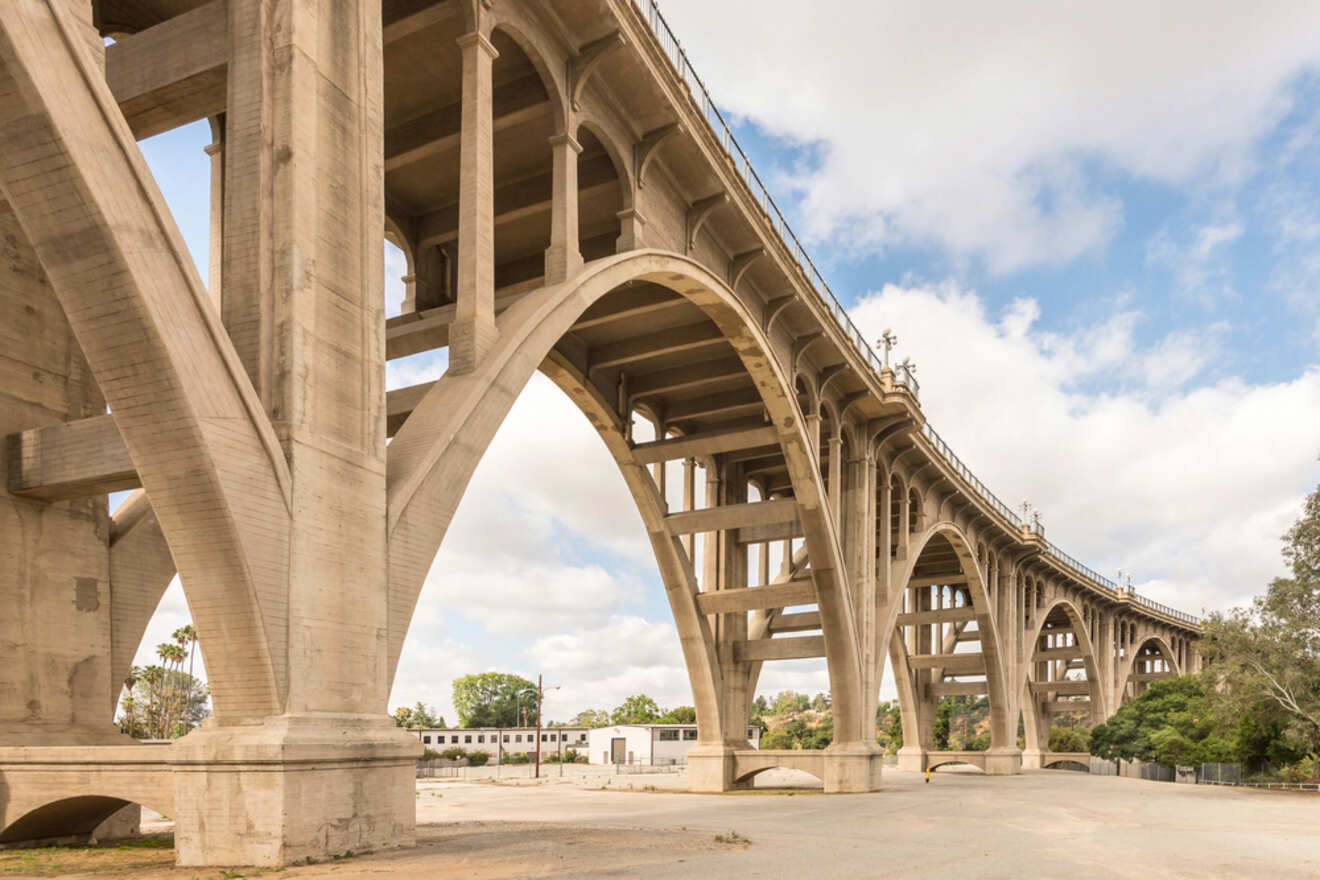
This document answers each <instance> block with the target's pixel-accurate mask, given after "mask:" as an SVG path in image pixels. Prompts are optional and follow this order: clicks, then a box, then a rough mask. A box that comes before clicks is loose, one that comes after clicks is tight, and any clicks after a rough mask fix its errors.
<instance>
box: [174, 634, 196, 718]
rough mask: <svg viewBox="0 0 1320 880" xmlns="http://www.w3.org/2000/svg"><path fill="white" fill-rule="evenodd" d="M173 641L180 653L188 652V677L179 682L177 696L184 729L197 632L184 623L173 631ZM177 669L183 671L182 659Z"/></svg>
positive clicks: (191, 681)
mask: <svg viewBox="0 0 1320 880" xmlns="http://www.w3.org/2000/svg"><path fill="white" fill-rule="evenodd" d="M174 641H175V644H177V645H178V646H179V650H180V651H183V650H185V649H186V650H187V652H188V677H187V678H184V679H183V680H182V681H180V682H179V695H178V702H179V705H178V712H179V720H180V721H182V722H183V723H184V725H185V727H186V725H187V721H186V719H185V718H184V710H185V709H186V708H187V706H188V702H189V700H191V699H192V691H193V656H194V655H195V654H196V652H197V630H195V629H193V625H192V624H191V623H186V624H184V625H183V626H181V627H179V628H178V629H176V630H175V631H174ZM179 669H180V671H181V672H182V669H183V658H182V657H180V658H179ZM184 732H185V733H186V732H187V731H186V730H185V731H184Z"/></svg>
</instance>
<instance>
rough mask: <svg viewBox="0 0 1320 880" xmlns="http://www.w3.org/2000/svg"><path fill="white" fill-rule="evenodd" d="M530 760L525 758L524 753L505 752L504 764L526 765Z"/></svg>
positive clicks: (525, 754)
mask: <svg viewBox="0 0 1320 880" xmlns="http://www.w3.org/2000/svg"><path fill="white" fill-rule="evenodd" d="M530 760H531V759H530V758H529V757H527V753H526V752H505V753H504V763H506V764H526V763H527V762H528V761H530Z"/></svg>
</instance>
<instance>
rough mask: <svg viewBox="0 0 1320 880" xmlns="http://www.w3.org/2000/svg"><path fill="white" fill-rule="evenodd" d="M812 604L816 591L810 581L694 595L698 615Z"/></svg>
mask: <svg viewBox="0 0 1320 880" xmlns="http://www.w3.org/2000/svg"><path fill="white" fill-rule="evenodd" d="M815 601H816V588H815V586H814V585H813V584H812V582H811V581H810V580H797V581H785V582H783V583H779V584H766V585H765V586H762V587H743V588H740V589H732V590H714V591H711V592H706V593H702V594H700V595H699V596H697V607H698V608H700V609H701V613H702V614H732V613H736V612H739V611H764V610H768V609H771V608H790V607H792V606H794V605H812V604H814V603H815Z"/></svg>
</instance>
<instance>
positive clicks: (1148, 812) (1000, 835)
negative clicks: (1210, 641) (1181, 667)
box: [0, 769, 1320, 880]
mask: <svg viewBox="0 0 1320 880" xmlns="http://www.w3.org/2000/svg"><path fill="white" fill-rule="evenodd" d="M774 773H775V774H777V775H776V776H775V777H772V778H769V779H767V777H770V774H765V775H764V776H762V779H763V780H765V781H766V782H773V783H778V784H782V783H792V784H796V785H810V784H811V783H810V782H809V781H807V779H806V778H805V777H804V776H802V775H798V774H792V773H790V772H789V771H774ZM588 784H589V785H590V786H591V787H587V786H588ZM602 784H604V785H606V789H605V790H601V788H600V785H602ZM682 784H683V780H682V777H680V776H675V775H670V774H665V775H651V776H633V777H629V776H623V777H618V778H615V779H611V780H609V781H608V782H607V783H602V782H600V780H599V779H592V780H590V782H589V783H588V782H586V781H583V780H564V781H562V782H561V781H559V780H558V779H557V778H551V779H549V780H546V781H544V782H543V783H541V784H535V783H532V782H529V781H520V782H517V783H512V784H511V783H509V782H503V783H495V782H472V781H439V780H436V781H431V780H423V781H421V782H420V783H419V785H418V796H417V805H418V806H417V820H418V837H419V842H420V843H421V844H422V845H421V846H420V847H419V848H418V849H414V850H407V851H394V852H383V853H377V854H373V855H366V856H356V857H354V858H351V859H345V860H342V861H337V862H331V863H327V864H321V865H314V866H310V867H301V868H291V869H289V870H288V871H287V872H286V874H285V876H288V877H291V878H293V877H297V878H304V877H305V878H312V877H340V878H348V877H373V876H391V877H438V878H449V877H454V878H457V877H463V878H497V877H498V878H503V877H605V876H609V877H622V876H627V877H644V878H647V877H684V878H688V877H701V878H707V877H710V878H721V877H729V878H735V877H736V878H740V880H741V878H749V877H813V878H814V877H832V876H842V875H844V874H845V873H847V874H851V875H852V876H856V877H867V878H869V877H895V878H909V877H910V878H932V877H958V878H999V877H1003V878H1015V880H1016V878H1024V877H1068V878H1128V877H1131V878H1137V877H1140V878H1142V880H1148V878H1151V877H1175V878H1182V877H1186V878H1197V880H1203V878H1218V877H1250V878H1253V880H1276V878H1315V877H1320V796H1316V795H1313V794H1295V793H1268V792H1255V791H1247V790H1239V789H1227V788H1215V787H1210V786H1192V785H1173V784H1169V783H1157V782H1144V781H1141V780H1134V779H1121V778H1115V777H1093V776H1089V775H1087V774H1082V773H1066V772H1060V771H1027V772H1025V773H1023V774H1022V775H1021V776H1017V777H1000V778H988V777H984V776H981V775H980V774H978V773H972V772H967V773H960V772H946V771H940V772H937V773H936V774H935V776H934V781H933V782H932V783H931V784H930V785H926V784H924V783H923V782H922V781H921V777H919V776H917V775H916V774H906V773H899V772H897V771H892V770H889V769H886V776H885V790H884V791H882V792H877V793H874V794H868V795H848V796H841V795H834V796H829V797H826V796H824V795H822V794H820V793H819V791H818V790H804V789H802V788H797V789H788V790H770V789H763V790H758V791H756V792H749V793H744V794H734V795H694V794H687V793H685V792H679V791H673V790H667V789H670V788H671V787H673V786H680V785H682ZM630 785H631V786H632V788H631V789H630V788H629V787H628V786H630ZM731 832H732V833H735V834H736V835H737V838H735V839H734V842H732V843H727V842H721V841H716V840H715V836H716V835H717V834H719V835H723V836H725V837H726V838H729V837H730V836H731ZM742 837H745V838H748V839H749V840H750V841H751V842H750V843H749V844H744V843H741V842H739V839H740V838H742ZM3 855H4V854H0V856H3ZM168 857H169V851H168V850H163V851H150V850H135V851H131V852H129V853H128V854H127V856H124V855H123V854H122V852H121V853H120V862H119V864H118V865H111V864H106V865H94V864H92V863H91V862H90V861H86V862H84V861H78V860H76V859H75V860H73V861H67V862H64V863H62V865H61V864H60V863H50V864H40V865H39V864H36V863H34V862H32V861H30V860H29V861H28V862H27V863H26V865H22V864H18V863H10V864H5V863H3V858H0V872H3V874H4V875H5V876H33V875H36V874H40V875H42V876H50V875H51V874H52V873H62V874H65V875H66V876H98V877H104V876H132V877H142V878H189V877H203V878H208V877H216V876H221V873H220V872H219V871H197V870H192V871H175V870H172V869H169V868H167V867H165V862H166V860H168ZM125 858H127V859H129V860H130V862H131V863H130V862H125V861H124V859H125ZM134 860H135V861H134ZM61 867H62V870H61ZM15 869H17V870H15ZM25 869H27V870H29V873H26V874H25V873H24V871H25ZM229 876H238V875H237V874H231V875H229ZM247 876H250V877H252V876H256V873H255V872H247Z"/></svg>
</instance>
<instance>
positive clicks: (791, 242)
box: [633, 0, 1200, 624]
mask: <svg viewBox="0 0 1320 880" xmlns="http://www.w3.org/2000/svg"><path fill="white" fill-rule="evenodd" d="M633 2H634V3H635V4H636V5H637V8H638V9H639V10H640V11H641V13H642V16H643V18H644V19H645V20H646V23H647V24H648V25H649V26H650V29H651V32H652V33H653V34H654V35H655V37H656V40H657V41H658V42H659V43H660V47H661V49H662V50H663V51H664V53H665V55H666V56H668V58H669V61H670V63H672V64H673V65H674V69H675V70H676V71H677V72H678V76H679V78H680V79H682V80H683V82H684V83H685V84H686V85H687V87H688V91H689V92H690V93H691V95H692V97H693V99H694V100H695V101H696V103H697V106H698V107H699V108H700V109H701V112H702V113H703V114H704V115H705V117H706V121H707V122H708V123H709V124H710V127H711V130H712V131H714V133H715V137H716V139H718V140H719V142H720V146H721V147H722V148H723V149H724V152H725V153H726V154H727V155H728V157H729V159H730V161H731V162H732V163H733V166H734V168H735V169H736V170H737V171H738V173H739V174H740V175H741V176H742V179H743V182H744V183H746V184H747V188H748V190H749V191H750V192H751V194H752V197H753V198H755V199H756V201H757V204H758V205H759V206H760V208H761V210H762V211H763V212H764V213H765V215H766V217H767V219H769V221H770V225H771V226H773V227H774V229H775V231H776V232H777V233H778V234H779V237H780V239H781V240H782V241H783V242H784V245H785V246H786V247H787V249H788V251H789V253H790V254H792V256H793V258H794V260H796V261H797V264H798V267H799V268H800V269H801V270H802V274H803V276H804V277H806V279H807V280H808V281H809V282H810V283H811V285H812V287H813V288H814V289H815V292H816V295H817V296H819V297H820V298H821V301H822V302H823V303H824V304H825V306H826V308H828V309H829V311H830V313H831V314H833V315H834V319H835V321H837V322H838V324H839V327H840V328H842V329H843V331H844V333H845V334H846V335H847V336H848V338H849V339H850V340H851V341H852V344H853V347H854V348H855V349H856V350H857V353H858V355H860V356H861V357H862V359H863V360H865V361H866V362H867V363H869V364H870V365H871V368H872V369H873V370H875V372H876V373H877V374H879V373H880V372H881V370H882V369H883V367H884V365H883V364H882V363H881V361H880V358H879V356H878V355H877V354H876V352H875V348H874V346H873V345H872V344H871V343H870V342H868V341H867V339H866V337H865V336H864V335H862V331H861V330H859V329H858V328H857V325H856V324H854V323H853V320H852V318H851V317H850V316H849V315H848V312H847V310H846V309H845V308H844V307H843V304H842V303H841V302H839V298H838V297H837V296H835V295H834V291H833V290H831V289H830V285H829V283H828V282H826V280H825V277H824V276H823V275H821V273H820V270H819V269H817V268H816V264H815V263H814V262H813V261H812V259H811V256H810V255H809V254H807V251H806V248H804V247H803V246H802V242H801V240H799V239H798V237H797V234H796V233H795V232H794V231H793V227H792V226H790V225H789V223H788V220H786V219H785V218H784V212H783V211H781V210H779V205H777V204H776V203H775V200H774V198H773V197H772V196H771V195H770V190H769V188H767V187H766V185H765V183H764V182H763V181H762V180H761V177H760V175H758V174H757V173H756V169H755V168H753V167H752V163H751V160H750V159H748V158H747V153H746V152H745V151H744V150H743V148H742V146H741V145H740V144H739V143H738V139H737V138H736V137H734V136H733V129H732V128H730V127H729V123H728V122H727V121H726V120H725V119H724V115H723V114H722V113H720V110H719V107H718V106H716V104H715V100H714V99H713V98H712V97H711V95H710V91H709V90H708V89H707V88H706V84H705V83H704V82H702V79H701V77H700V76H698V75H697V71H696V69H695V68H694V67H693V66H692V62H691V61H689V60H688V57H687V53H686V52H685V51H683V46H682V44H681V43H680V42H679V41H678V37H677V36H675V35H674V31H673V29H672V28H670V27H669V22H667V21H666V20H665V17H664V16H663V15H662V14H661V13H660V7H659V6H658V5H657V4H656V0H633ZM894 381H895V382H897V383H898V384H899V385H902V386H903V387H904V388H906V389H907V390H908V391H910V392H911V393H912V396H913V397H914V398H918V399H919V398H920V393H921V385H920V383H918V382H917V377H916V376H915V375H914V374H913V371H912V369H911V367H909V366H908V365H907V364H900V365H899V366H898V368H897V369H896V370H894ZM922 433H923V434H924V435H925V437H926V439H927V440H929V441H930V443H931V445H932V446H934V447H935V450H936V451H937V452H938V453H939V454H940V455H941V456H942V457H943V458H944V460H945V461H946V462H947V463H948V464H949V465H950V466H951V467H952V468H953V469H954V470H956V471H957V472H958V474H959V475H960V476H961V477H962V478H963V479H964V480H965V481H966V482H967V484H968V485H969V486H971V488H972V490H973V491H975V492H976V494H977V495H979V496H980V497H981V499H982V500H983V501H985V502H986V503H987V504H989V505H990V506H991V507H993V508H995V510H997V511H999V513H1000V514H1002V515H1003V516H1004V518H1005V519H1007V520H1008V521H1009V522H1010V523H1012V524H1013V525H1015V526H1017V527H1019V528H1020V527H1021V525H1022V519H1021V518H1020V517H1019V516H1018V515H1017V514H1016V513H1014V512H1013V509H1012V508H1010V507H1009V506H1008V505H1007V504H1005V503H1004V502H1003V501H1001V500H1000V499H999V497H998V496H996V495H995V493H993V492H991V491H990V488H989V487H988V486H986V485H985V484H984V483H982V482H981V481H980V479H978V478H977V476H976V474H974V473H972V470H971V468H969V467H967V465H965V464H963V462H962V459H960V458H958V456H957V455H956V454H955V453H954V451H953V449H951V448H950V447H949V444H947V443H945V442H944V440H943V438H941V437H940V435H939V434H937V433H936V432H935V429H934V428H932V427H931V426H930V423H929V422H926V423H923V425H922ZM1046 546H1047V548H1048V551H1049V554H1050V555H1051V556H1053V557H1055V559H1057V560H1059V561H1060V562H1062V563H1064V564H1065V565H1067V566H1069V567H1070V568H1072V569H1073V570H1074V571H1076V572H1077V573H1078V574H1080V575H1082V576H1083V577H1086V578H1089V579H1091V580H1092V581H1094V582H1095V583H1097V584H1099V585H1101V586H1104V587H1107V588H1108V589H1110V590H1112V591H1115V592H1118V591H1119V586H1118V584H1116V583H1114V582H1113V581H1112V580H1110V579H1109V578H1107V577H1104V576H1103V575H1101V574H1100V573H1099V572H1097V571H1096V570H1095V569H1093V568H1091V567H1089V566H1086V565H1083V564H1082V563H1081V562H1079V561H1078V560H1076V559H1074V558H1073V557H1072V556H1070V555H1068V554H1067V553H1064V552H1063V551H1062V550H1060V549H1059V548H1058V547H1057V546H1055V545H1054V544H1053V543H1051V542H1048V541H1047V542H1046ZM1128 595H1131V596H1133V597H1134V598H1135V599H1136V600H1137V601H1138V602H1140V603H1141V604H1142V605H1145V606H1147V607H1149V608H1151V609H1154V610H1156V611H1159V612H1162V613H1164V614H1168V615H1171V616H1173V617H1176V618H1178V619H1180V620H1184V621H1186V622H1188V623H1193V624H1195V623H1199V622H1200V621H1199V619H1198V618H1196V617H1194V616H1192V615H1190V614H1184V613H1183V612H1181V611H1177V610H1175V609H1173V608H1170V607H1169V606H1167V605H1162V604H1160V603H1159V602H1155V601H1153V600H1151V599H1147V598H1146V597H1144V596H1138V595H1137V594H1135V593H1129V594H1128Z"/></svg>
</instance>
